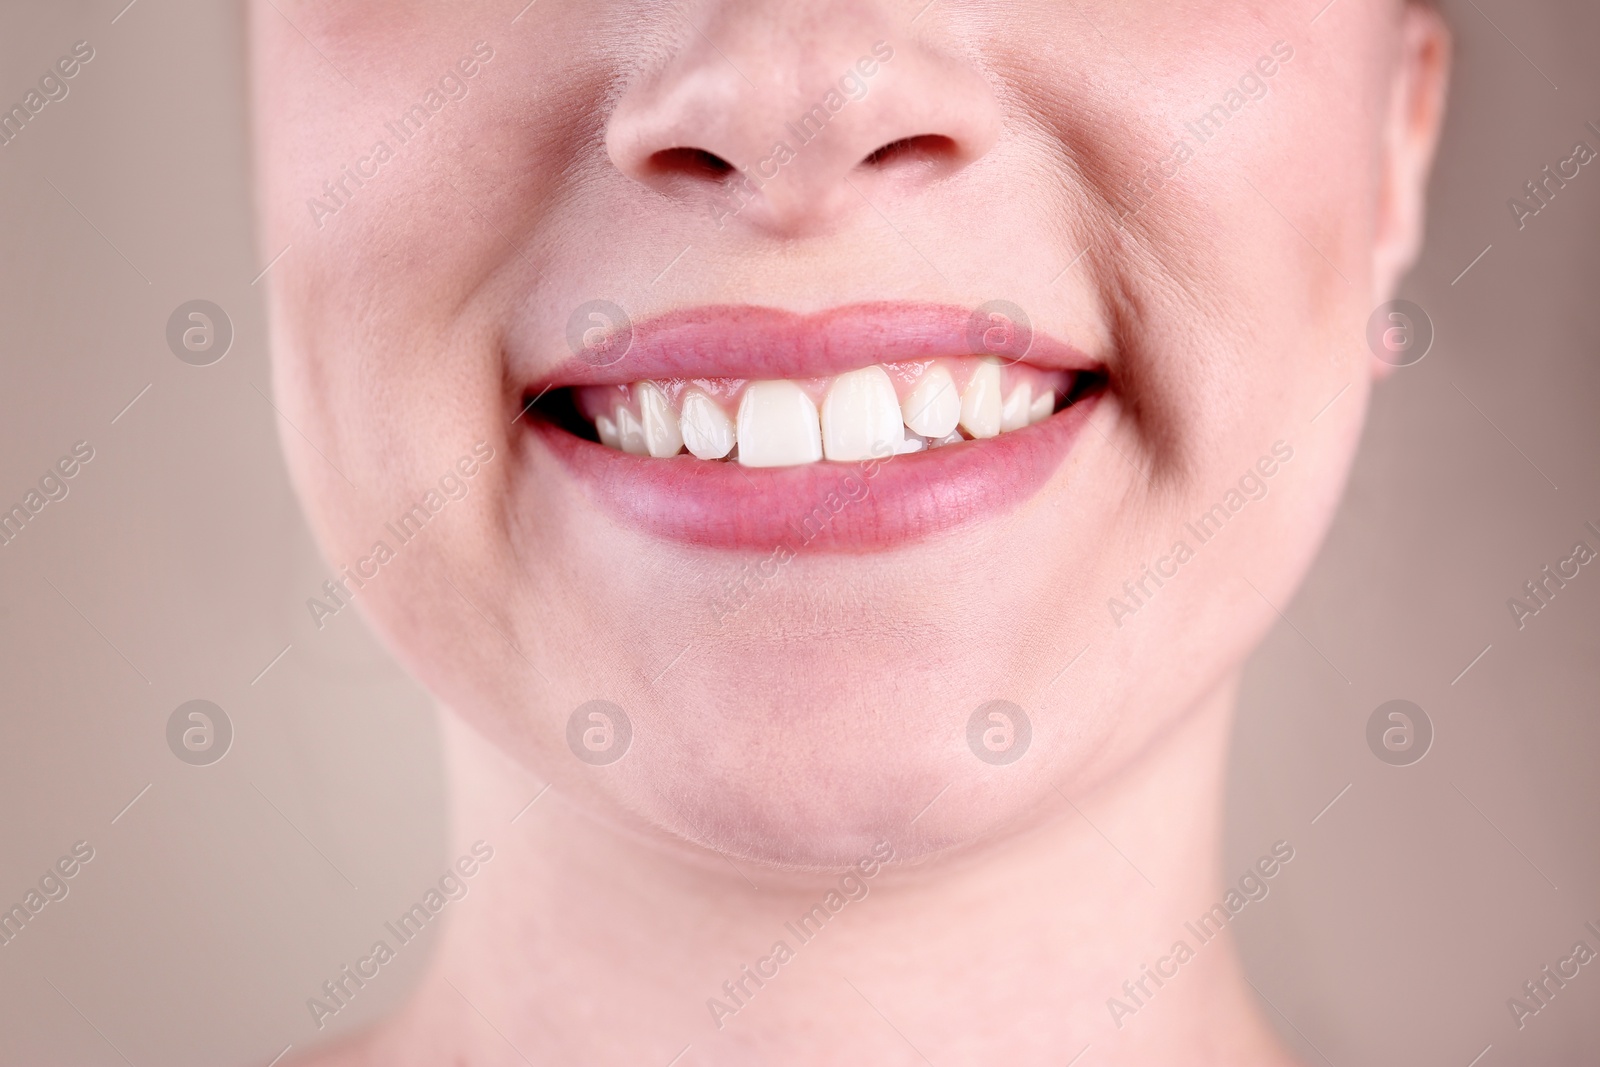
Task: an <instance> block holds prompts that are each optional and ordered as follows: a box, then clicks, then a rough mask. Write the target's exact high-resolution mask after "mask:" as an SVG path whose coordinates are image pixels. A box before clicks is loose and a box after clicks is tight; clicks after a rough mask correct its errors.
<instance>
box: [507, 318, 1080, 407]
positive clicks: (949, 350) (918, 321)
mask: <svg viewBox="0 0 1600 1067" xmlns="http://www.w3.org/2000/svg"><path fill="white" fill-rule="evenodd" d="M972 316H973V311H972V309H971V308H959V307H951V306H948V305H944V304H905V303H872V304H851V305H848V306H846V307H839V308H832V309H830V310H828V311H820V312H816V313H815V314H811V315H802V314H800V313H798V312H794V311H784V310H781V309H779V308H767V307H751V306H748V305H709V306H704V307H694V308H685V309H683V310H680V311H673V312H668V313H667V314H664V315H661V316H659V317H657V318H653V319H650V320H648V321H646V322H642V323H637V324H635V325H634V326H633V327H632V329H633V340H632V343H631V345H630V346H629V348H628V350H627V352H626V354H625V355H623V356H622V357H621V358H620V359H619V360H617V361H616V362H614V363H607V364H606V365H605V366H597V365H596V364H595V363H594V362H592V361H590V360H586V359H584V358H582V357H579V356H573V357H571V358H570V359H568V360H566V361H565V362H563V363H562V364H560V365H559V366H557V367H556V368H555V369H554V370H553V371H551V372H549V373H548V374H546V375H544V376H543V377H541V378H539V379H538V380H536V381H532V382H530V383H528V395H529V396H534V395H537V394H538V393H539V392H540V391H541V390H543V389H545V388H547V387H560V386H569V385H606V384H612V383H625V382H636V381H640V380H642V379H645V378H712V377H719V378H755V379H769V378H812V377H822V376H826V375H832V374H840V373H843V372H844V371H849V370H855V369H857V368H859V367H864V366H867V365H868V364H871V363H892V362H896V361H900V360H915V359H932V358H934V357H935V356H965V355H975V354H982V353H981V352H979V351H978V350H976V349H974V348H973V347H972V346H971V344H970V343H969V342H968V339H967V333H968V328H969V326H970V324H971V321H972ZM1032 338H1033V339H1032V342H1031V344H1030V345H1029V346H1028V348H1027V351H1026V353H1025V354H1022V353H1018V352H1008V353H1002V355H1003V356H1004V357H1005V358H1012V359H1017V358H1020V359H1021V360H1023V361H1024V362H1027V363H1030V364H1033V365H1034V366H1037V367H1045V368H1049V369H1055V370H1094V369H1100V367H1099V364H1097V363H1096V362H1095V361H1094V360H1092V359H1090V358H1089V357H1088V356H1086V355H1084V354H1083V353H1082V352H1080V351H1078V350H1077V349H1076V348H1073V347H1072V346H1071V345H1068V344H1064V343H1062V342H1061V341H1058V340H1056V339H1054V338H1052V337H1049V336H1047V335H1046V334H1044V333H1042V332H1041V331H1039V330H1038V329H1037V328H1035V329H1034V330H1033V334H1032ZM515 348H516V346H515V344H514V345H513V352H514V353H515Z"/></svg>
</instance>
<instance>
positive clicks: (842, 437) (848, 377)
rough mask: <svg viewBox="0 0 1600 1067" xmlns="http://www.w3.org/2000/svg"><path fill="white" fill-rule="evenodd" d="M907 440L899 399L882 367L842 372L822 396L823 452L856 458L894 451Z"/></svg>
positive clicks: (839, 456) (828, 454)
mask: <svg viewBox="0 0 1600 1067" xmlns="http://www.w3.org/2000/svg"><path fill="white" fill-rule="evenodd" d="M904 440H905V426H904V425H903V424H902V423H901V420H900V400H899V398H898V397H896V396H895V393H894V382H892V381H890V380H889V375H888V373H887V372H886V371H884V369H883V368H882V367H863V368H861V369H860V370H855V371H851V372H850V373H848V374H841V375H839V377H837V378H835V379H834V380H833V384H832V385H831V386H829V387H828V395H827V396H825V397H824V398H823V400H822V452H823V455H825V456H827V457H828V458H829V459H832V460H841V461H853V460H862V459H873V458H874V457H877V458H882V457H884V456H890V455H893V454H894V450H895V447H896V446H897V445H899V444H901V443H902V442H903V441H904Z"/></svg>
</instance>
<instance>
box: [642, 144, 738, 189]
mask: <svg viewBox="0 0 1600 1067" xmlns="http://www.w3.org/2000/svg"><path fill="white" fill-rule="evenodd" d="M645 165H646V167H647V168H648V169H649V171H650V173H651V174H653V175H655V176H656V177H659V178H698V179H701V180H703V181H713V182H719V181H721V180H722V179H723V178H725V177H726V176H727V175H728V174H730V173H732V171H733V169H734V166H733V164H732V163H729V162H728V161H727V160H726V159H723V158H722V157H721V156H719V155H715V154H713V153H711V152H707V151H706V150H705V149H703V148H664V149H662V150H661V151H659V152H655V153H652V154H651V156H650V158H649V159H648V160H647V161H646V164H645Z"/></svg>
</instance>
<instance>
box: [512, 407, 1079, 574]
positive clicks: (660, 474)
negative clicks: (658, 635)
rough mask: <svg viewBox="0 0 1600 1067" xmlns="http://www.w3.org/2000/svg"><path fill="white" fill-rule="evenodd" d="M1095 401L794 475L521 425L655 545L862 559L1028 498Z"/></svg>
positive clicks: (792, 470) (540, 423)
mask: <svg viewBox="0 0 1600 1067" xmlns="http://www.w3.org/2000/svg"><path fill="white" fill-rule="evenodd" d="M1101 395H1102V394H1101V393H1094V394H1091V395H1089V396H1086V397H1083V398H1081V399H1080V400H1078V401H1077V402H1076V403H1074V404H1072V405H1071V406H1069V407H1067V408H1065V409H1063V410H1061V411H1059V412H1057V413H1056V414H1055V415H1053V416H1051V417H1050V418H1049V419H1046V420H1045V421H1044V422H1039V423H1035V424H1034V425H1032V426H1028V427H1025V428H1024V429H1020V430H1013V431H1011V432H1009V433H1004V434H1001V435H1000V436H998V437H992V438H989V439H987V440H983V441H967V442H963V443H961V444H954V445H946V446H944V447H943V448H936V449H931V450H928V451H925V452H913V453H910V454H907V455H903V456H892V457H890V458H888V459H884V460H881V461H868V462H865V463H833V462H827V461H824V462H820V463H811V464H806V465H804V466H799V467H778V468H770V467H769V468H747V467H741V466H740V465H739V464H738V463H734V462H715V461H705V460H697V459H694V458H693V457H689V456H678V457H676V458H673V459H652V458H649V457H646V456H635V455H631V454H629V453H627V452H619V451H617V450H616V449H613V448H608V447H606V446H605V445H601V444H598V443H596V442H593V441H587V440H585V439H583V438H581V437H577V436H575V435H573V434H571V433H568V432H567V431H565V430H562V429H559V428H557V427H555V426H553V425H551V424H549V423H547V422H545V421H544V420H542V419H532V420H530V422H529V425H530V427H531V432H532V433H534V434H535V435H537V436H538V437H539V438H540V439H541V440H543V441H544V443H545V445H546V446H547V447H548V448H549V449H550V451H551V453H552V454H553V455H554V456H555V457H556V458H557V459H558V460H559V461H560V462H561V464H562V465H563V466H564V467H565V468H566V470H567V472H568V473H569V474H571V475H572V477H573V478H574V480H575V481H577V482H578V484H579V485H581V486H582V487H583V489H584V491H585V492H586V493H587V494H588V496H589V497H590V498H591V499H592V500H593V501H594V502H595V503H596V504H597V505H598V506H599V507H600V508H601V509H602V510H603V511H605V512H606V513H608V514H610V515H611V516H612V517H614V518H615V519H617V520H618V521H619V522H621V523H623V524H625V525H628V526H633V527H636V528H638V529H642V530H644V531H646V532H648V533H650V534H652V535H654V536H656V537H659V538H662V539H664V540H668V541H676V542H679V543H682V544H690V545H697V546H702V547H709V548H768V549H771V548H776V547H778V546H779V545H781V544H788V545H789V547H790V548H791V549H796V550H797V549H798V548H800V547H805V548H807V549H822V550H829V551H835V552H867V551H873V550H876V549H883V548H890V547H893V546H895V545H901V544H906V543H909V542H912V541H916V540H919V539H921V538H925V537H929V536H931V535H933V534H937V533H940V532H943V531H945V530H951V529H954V528H956V527H959V526H963V525H965V524H967V523H970V522H974V521H977V520H981V519H983V518H985V517H993V516H997V515H1001V514H1004V513H1005V512H1007V511H1009V510H1011V509H1012V508H1014V507H1016V506H1017V505H1018V504H1020V503H1022V502H1023V501H1024V500H1026V499H1028V498H1029V497H1031V496H1032V495H1034V494H1035V493H1036V492H1038V491H1039V489H1040V488H1041V487H1043V485H1044V484H1045V482H1046V481H1048V480H1049V478H1050V476H1051V475H1052V474H1053V473H1054V472H1055V470H1056V469H1057V468H1058V467H1059V466H1060V465H1061V462H1062V460H1064V459H1065V458H1066V456H1067V453H1068V452H1070V451H1071V450H1072V445H1073V442H1074V441H1076V440H1077V438H1078V434H1079V432H1080V431H1081V430H1082V429H1083V425H1084V423H1085V422H1087V421H1088V418H1089V414H1090V410H1091V409H1092V408H1093V407H1094V406H1095V404H1096V403H1097V402H1098V400H1099V398H1100V396H1101Z"/></svg>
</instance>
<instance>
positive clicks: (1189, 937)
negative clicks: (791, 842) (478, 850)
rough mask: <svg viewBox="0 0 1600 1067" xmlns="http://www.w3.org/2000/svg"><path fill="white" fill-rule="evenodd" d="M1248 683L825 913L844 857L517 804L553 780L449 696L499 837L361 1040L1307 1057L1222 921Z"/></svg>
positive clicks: (454, 1048)
mask: <svg viewBox="0 0 1600 1067" xmlns="http://www.w3.org/2000/svg"><path fill="white" fill-rule="evenodd" d="M1232 699H1233V686H1232V684H1231V683H1230V684H1229V685H1228V686H1226V687H1225V688H1224V689H1223V690H1222V691H1219V692H1218V693H1216V694H1214V695H1213V697H1211V698H1210V699H1208V700H1207V701H1205V702H1204V703H1203V704H1202V705H1201V706H1200V707H1198V708H1196V709H1195V710H1194V711H1193V713H1191V714H1190V715H1189V716H1188V717H1187V718H1186V719H1185V720H1184V721H1183V722H1182V723H1181V724H1180V725H1179V726H1177V727H1175V728H1173V729H1172V730H1171V731H1169V733H1168V735H1167V736H1166V737H1165V738H1164V739H1163V740H1162V742H1161V743H1160V744H1159V745H1158V746H1157V747H1156V748H1154V749H1153V750H1152V751H1150V752H1148V753H1147V754H1146V755H1144V756H1143V757H1142V758H1141V759H1140V760H1139V761H1138V762H1137V764H1135V765H1134V766H1132V767H1130V768H1129V769H1128V770H1127V771H1126V772H1125V773H1124V774H1123V775H1121V776H1120V777H1119V778H1118V779H1117V780H1115V781H1113V782H1111V783H1109V784H1108V785H1106V786H1104V787H1102V788H1101V789H1099V790H1097V791H1096V792H1094V793H1093V794H1091V795H1088V796H1083V797H1076V796H1073V799H1072V800H1070V801H1069V800H1068V799H1067V797H1069V796H1072V794H1071V792H1070V790H1067V791H1064V792H1063V797H1062V800H1061V803H1060V811H1059V812H1058V813H1056V814H1055V815H1054V816H1053V817H1051V818H1050V819H1048V820H1047V821H1045V822H1044V823H1043V824H1042V825H1039V826H1038V827H1036V828H1034V829H1033V830H1030V831H1029V832H1027V833H1026V834H1022V835H1019V836H1016V837H1014V838H1011V839H1009V840H1007V841H1005V842H1002V843H997V844H995V845H993V846H989V847H986V848H984V849H982V850H981V851H978V852H974V853H972V854H969V855H966V856H963V857H961V858H956V859H947V860H941V861H939V862H935V863H929V864H921V865H917V866H914V867H910V868H890V869H886V870H885V871H883V872H881V873H878V874H877V875H876V876H875V877H874V878H872V879H870V880H863V882H864V885H865V887H866V895H865V896H860V891H859V890H857V892H854V893H852V894H850V895H851V896H859V899H855V900H851V899H848V897H845V896H842V895H840V896H835V898H834V899H833V901H832V902H831V903H833V904H834V905H836V906H837V910H836V911H833V912H831V913H830V914H829V915H828V916H827V917H826V918H825V919H817V920H814V921H813V922H811V923H802V922H800V919H801V917H802V916H805V915H807V914H808V913H810V912H811V911H812V908H813V906H814V905H817V904H819V903H822V902H823V901H824V898H825V896H826V894H827V893H828V891H829V890H830V889H836V888H838V879H837V878H836V877H834V878H829V877H826V876H818V877H817V878H815V879H814V880H809V881H808V880H805V879H800V880H796V879H795V878H793V877H790V876H780V875H778V874H777V873H775V872H764V871H762V870H760V869H756V868H752V867H751V866H750V865H748V864H745V863H740V865H739V867H738V868H735V867H734V865H733V863H731V862H717V863H713V864H709V865H704V864H694V863H685V862H684V861H683V859H682V858H681V857H680V856H676V855H674V854H672V852H671V851H670V850H663V849H657V848H653V847H649V846H644V845H641V844H639V843H638V842H637V841H634V840H632V839H630V838H627V837H625V836H621V835H618V834H616V833H614V832H612V831H610V830H608V829H606V828H604V827H601V826H599V825H597V824H596V823H594V822H593V821H591V820H589V819H588V818H586V817H585V816H583V815H581V814H579V813H578V812H576V811H573V810H572V809H570V808H568V807H566V806H565V805H564V803H563V801H562V800H561V798H560V797H559V796H558V795H556V794H555V792H554V791H553V790H552V791H550V792H549V793H546V794H545V795H544V796H543V797H542V798H541V799H540V800H539V801H538V802H537V803H536V804H534V805H533V806H532V807H531V808H528V809H526V810H525V811H523V812H522V814H520V815H518V816H517V819H516V822H515V823H514V824H513V823H511V822H510V821H509V820H510V818H511V816H512V815H514V814H516V813H517V812H518V811H519V809H521V808H523V806H524V805H525V804H526V803H527V801H528V799H529V798H530V797H531V796H533V795H534V794H535V793H537V792H538V788H539V786H538V783H535V782H533V781H532V780H531V779H530V777H529V776H528V775H527V773H526V772H525V771H522V770H521V769H519V768H518V767H516V766H514V765H512V764H511V763H510V762H509V761H508V760H507V759H506V758H505V757H504V756H503V755H501V754H500V753H499V752H498V751H496V750H495V749H494V748H493V747H492V746H490V745H489V744H488V743H487V742H485V741H484V740H483V739H481V738H480V737H479V736H478V735H477V734H475V733H474V732H472V731H471V730H470V729H469V728H467V727H465V726H463V725H461V724H460V723H459V722H458V721H457V720H456V719H455V717H454V716H453V715H451V714H449V713H446V714H445V715H444V720H445V735H446V739H447V751H448V753H449V756H448V759H449V764H450V766H449V770H450V778H451V781H452V782H453V788H454V789H455V791H456V811H455V825H456V829H457V833H456V837H457V841H456V844H455V846H454V850H453V851H452V853H451V857H452V859H454V857H456V856H458V855H462V854H465V853H468V852H469V851H470V847H471V844H472V843H473V842H475V841H478V840H480V839H482V840H483V841H486V842H487V843H488V844H489V845H490V846H492V847H493V849H494V858H493V860H492V861H490V862H489V863H486V864H484V865H483V868H482V869H481V870H480V871H479V872H478V873H477V874H476V876H475V877H474V878H472V879H471V885H470V896H469V897H468V898H467V899H465V900H463V901H462V902H461V903H459V904H455V905H452V907H451V909H450V910H451V912H453V914H452V915H451V917H450V923H451V925H450V926H449V927H447V931H446V934H445V941H444V942H443V944H442V945H441V947H440V950H439V953H438V955H437V957H436V958H435V960H434V962H433V965H432V967H431V970H430V977H429V978H428V979H427V980H426V981H425V983H424V985H423V987H422V988H421V989H420V990H419V992H418V993H417V995H416V997H415V998H414V1000H413V1003H412V1006H411V1008H410V1009H409V1010H407V1011H406V1012H404V1013H402V1014H401V1015H400V1016H398V1017H397V1018H396V1019H395V1020H393V1021H392V1022H391V1023H389V1024H388V1025H387V1026H385V1027H384V1028H383V1029H381V1030H379V1031H378V1032H376V1033H374V1034H373V1035H372V1036H371V1037H370V1038H369V1039H368V1040H367V1041H366V1042H363V1046H364V1047H365V1048H366V1050H367V1052H368V1054H370V1056H371V1059H372V1061H373V1062H382V1063H384V1064H410V1063H418V1064H422V1063H438V1062H445V1061H446V1060H447V1059H451V1057H450V1055H447V1053H449V1054H453V1055H454V1056H457V1057H463V1058H460V1059H454V1060H451V1062H461V1063H470V1064H474V1065H483V1067H488V1065H499V1064H502V1063H503V1064H521V1063H524V1062H526V1060H525V1059H524V1057H526V1058H527V1060H532V1061H533V1062H564V1063H577V1062H590V1063H592V1062H604V1063H612V1062H635V1063H661V1064H666V1063H667V1062H668V1061H671V1060H672V1059H673V1057H674V1056H677V1055H678V1054H679V1053H680V1052H681V1051H682V1050H683V1049H684V1048H685V1046H688V1047H689V1051H688V1052H687V1053H686V1054H684V1055H683V1057H682V1059H680V1060H677V1061H674V1062H675V1063H676V1064H678V1065H681V1067H688V1065H690V1064H694V1065H710V1064H734V1063H751V1062H759V1063H770V1064H789V1063H795V1064H799V1063H842V1062H871V1063H886V1064H887V1063H895V1064H898V1063H923V1062H924V1060H927V1061H931V1062H935V1063H952V1062H997V1061H1005V1060H1012V1061H1016V1062H1021V1063H1035V1062H1047V1061H1048V1062H1054V1063H1066V1062H1068V1061H1069V1060H1071V1059H1072V1058H1073V1057H1074V1056H1076V1055H1078V1054H1079V1052H1080V1050H1082V1049H1084V1048H1085V1046H1092V1047H1093V1049H1094V1055H1093V1059H1092V1062H1093V1063H1095V1064H1096V1065H1102V1064H1113V1065H1114V1064H1130V1065H1131V1064H1149V1063H1165V1062H1177V1061H1182V1062H1186V1063H1208V1062H1217V1063H1222V1062H1227V1063H1233V1064H1238V1063H1262V1064H1268V1063H1270V1064H1282V1063H1286V1062H1287V1059H1286V1058H1285V1057H1284V1056H1283V1054H1282V1052H1281V1051H1280V1049H1279V1047H1278V1045H1277V1043H1276V1040H1275V1039H1274V1038H1273V1036H1272V1035H1271V1033H1270V1031H1269V1030H1268V1029H1267V1027H1266V1026H1265V1025H1264V1024H1263V1023H1262V1021H1261V1019H1260V1017H1259V1015H1258V1014H1257V1012H1256V1009H1255V1008H1254V1006H1253V998H1252V997H1251V996H1249V994H1248V990H1247V987H1246V985H1245V983H1244V981H1243V976H1242V974H1241V971H1240V967H1239V962H1238V957H1237V955H1236V951H1235V947H1234V942H1233V939H1232V936H1231V931H1230V930H1229V929H1228V928H1227V926H1226V925H1225V923H1224V921H1223V919H1222V918H1219V917H1211V918H1210V919H1209V920H1208V921H1206V922H1202V921H1201V919H1202V917H1203V916H1211V915H1212V914H1213V906H1214V905H1217V904H1218V903H1220V902H1223V901H1224V900H1225V893H1226V891H1227V887H1226V886H1225V885H1224V884H1223V882H1224V879H1222V878H1220V877H1219V871H1218V864H1217V852H1218V849H1219V843H1220V809H1221V797H1222V788H1223V774H1224V767H1225V762H1226V755H1227V739H1228V728H1229V725H1230V721H1231V706H1232ZM1270 849H1271V842H1261V843H1260V846H1259V848H1256V849H1254V850H1253V851H1255V852H1259V853H1262V854H1266V853H1269V852H1270ZM1228 874H1229V879H1228V880H1230V881H1236V880H1237V878H1238V875H1239V874H1240V872H1228ZM1241 899H1243V898H1242V897H1241V896H1239V895H1236V896H1235V897H1234V898H1233V902H1235V903H1237V902H1238V901H1239V900H1241ZM840 901H843V903H842V905H840V904H839V902H840ZM1226 910H1227V909H1226V908H1224V909H1223V912H1224V913H1225V912H1226ZM823 911H824V912H827V911H828V909H827V908H824V909H823ZM817 914H821V913H817ZM1219 914H1221V913H1219ZM819 927H820V929H819ZM1219 927H1220V930H1219ZM780 943H781V944H782V946H783V947H782V948H779V945H780ZM1180 945H1181V946H1182V947H1180ZM359 1058H362V1059H364V1058H365V1057H359Z"/></svg>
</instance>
